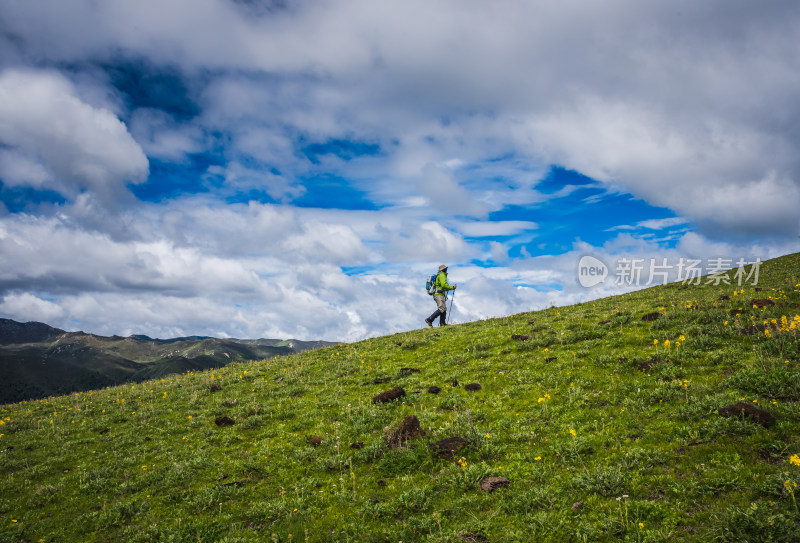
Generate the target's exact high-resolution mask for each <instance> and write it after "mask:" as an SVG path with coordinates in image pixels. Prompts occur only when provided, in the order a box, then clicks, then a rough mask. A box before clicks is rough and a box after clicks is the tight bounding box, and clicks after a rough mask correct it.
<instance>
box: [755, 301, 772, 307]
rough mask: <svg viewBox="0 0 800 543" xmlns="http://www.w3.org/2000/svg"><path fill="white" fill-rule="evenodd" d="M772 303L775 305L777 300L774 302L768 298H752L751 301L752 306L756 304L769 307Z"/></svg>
mask: <svg viewBox="0 0 800 543" xmlns="http://www.w3.org/2000/svg"><path fill="white" fill-rule="evenodd" d="M770 305H775V302H773V301H772V300H767V299H763V300H751V301H750V307H753V306H756V307H767V306H770Z"/></svg>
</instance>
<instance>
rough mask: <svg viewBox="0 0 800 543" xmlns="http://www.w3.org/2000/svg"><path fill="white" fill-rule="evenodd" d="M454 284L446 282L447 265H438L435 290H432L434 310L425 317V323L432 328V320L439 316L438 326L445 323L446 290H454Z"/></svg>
mask: <svg viewBox="0 0 800 543" xmlns="http://www.w3.org/2000/svg"><path fill="white" fill-rule="evenodd" d="M455 289H456V285H452V286H451V285H448V284H447V266H445V265H444V264H442V265H441V266H439V273H437V274H436V280H435V290H434V292H433V299H434V301H435V302H436V311H434V312H433V314H432V315H431V316H430V317H428V318H427V319H425V324H427V325H428V326H429V327H431V328H433V321H434V320H435V319H436V317H439V326H445V325H447V291H448V290H455Z"/></svg>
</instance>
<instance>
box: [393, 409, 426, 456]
mask: <svg viewBox="0 0 800 543" xmlns="http://www.w3.org/2000/svg"><path fill="white" fill-rule="evenodd" d="M424 435H425V431H424V430H423V429H422V427H421V426H420V424H419V419H418V418H417V417H415V416H414V415H409V416H407V417H406V418H404V419H403V420H402V422H400V426H399V427H398V428H396V429H395V430H393V431H392V432H391V433H390V434H389V436H388V437H387V438H386V445H387V446H388V447H389V448H390V449H396V448H398V447H401V446H402V445H403V444H404V443H406V442H407V441H409V440H411V439H414V438H416V437H422V436H424Z"/></svg>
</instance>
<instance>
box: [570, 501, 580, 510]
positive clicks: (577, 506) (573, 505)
mask: <svg viewBox="0 0 800 543" xmlns="http://www.w3.org/2000/svg"><path fill="white" fill-rule="evenodd" d="M581 507H583V502H575V503H573V504H572V510H573V511H577V510H578V509H580V508H581Z"/></svg>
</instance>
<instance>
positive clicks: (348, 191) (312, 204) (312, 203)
mask: <svg viewBox="0 0 800 543" xmlns="http://www.w3.org/2000/svg"><path fill="white" fill-rule="evenodd" d="M302 183H303V186H304V187H305V189H306V192H305V193H304V194H303V195H302V196H300V197H299V198H296V199H295V200H293V201H292V204H293V205H296V206H298V207H308V208H325V209H348V210H368V211H376V210H378V209H381V207H380V206H378V205H376V204H375V203H374V202H372V201H370V200H368V199H367V198H366V193H365V192H362V191H359V190H358V189H356V188H354V187H353V186H352V185H351V184H350V183H349V182H348V181H347V180H346V179H344V178H342V177H339V176H337V175H329V174H328V175H316V176H313V177H308V178H305V179H303V180H302Z"/></svg>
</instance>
